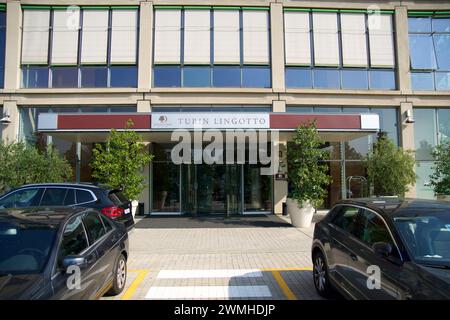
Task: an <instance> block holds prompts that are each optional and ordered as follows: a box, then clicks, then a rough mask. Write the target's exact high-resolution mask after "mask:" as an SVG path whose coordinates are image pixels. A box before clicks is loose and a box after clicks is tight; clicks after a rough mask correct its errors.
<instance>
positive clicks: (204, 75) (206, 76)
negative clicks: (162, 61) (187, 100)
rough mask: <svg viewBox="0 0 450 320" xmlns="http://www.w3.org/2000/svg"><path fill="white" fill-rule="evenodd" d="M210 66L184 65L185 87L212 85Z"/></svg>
mask: <svg viewBox="0 0 450 320" xmlns="http://www.w3.org/2000/svg"><path fill="white" fill-rule="evenodd" d="M210 86H211V70H210V67H184V68H183V87H210Z"/></svg>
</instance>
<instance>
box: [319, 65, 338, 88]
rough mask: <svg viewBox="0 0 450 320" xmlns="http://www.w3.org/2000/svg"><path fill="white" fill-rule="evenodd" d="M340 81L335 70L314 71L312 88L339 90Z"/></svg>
mask: <svg viewBox="0 0 450 320" xmlns="http://www.w3.org/2000/svg"><path fill="white" fill-rule="evenodd" d="M339 86H340V79H339V70H337V69H315V70H314V88H322V89H339Z"/></svg>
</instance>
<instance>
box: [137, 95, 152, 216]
mask: <svg viewBox="0 0 450 320" xmlns="http://www.w3.org/2000/svg"><path fill="white" fill-rule="evenodd" d="M137 112H142V113H150V112H151V104H150V101H149V100H138V101H137ZM144 142H145V144H146V146H147V148H149V147H150V142H149V141H146V139H144ZM141 174H142V175H143V176H144V178H145V181H144V184H145V186H146V187H145V189H144V190H143V191H142V192H141V194H140V195H139V199H138V200H139V202H141V203H144V213H145V214H147V213H149V212H150V189H151V188H153V187H154V186H152V185H151V182H150V164H148V165H147V166H145V167H144V169H143V171H142V172H141Z"/></svg>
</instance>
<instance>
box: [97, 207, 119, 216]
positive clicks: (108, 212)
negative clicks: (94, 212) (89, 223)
mask: <svg viewBox="0 0 450 320" xmlns="http://www.w3.org/2000/svg"><path fill="white" fill-rule="evenodd" d="M100 211H101V213H103V214H104V215H105V216H107V217H110V218H117V217H120V216H122V215H123V214H124V212H125V210H123V209H122V208H119V207H116V206H111V207H106V208H103V209H101V210H100Z"/></svg>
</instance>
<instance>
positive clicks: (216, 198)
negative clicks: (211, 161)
mask: <svg viewBox="0 0 450 320" xmlns="http://www.w3.org/2000/svg"><path fill="white" fill-rule="evenodd" d="M241 170H242V169H241V166H240V165H236V164H232V165H206V164H199V165H194V164H193V165H184V166H183V185H184V186H185V188H184V192H183V198H184V199H183V200H184V201H183V211H184V212H185V213H190V214H193V215H197V214H199V215H202V214H222V215H223V214H237V213H241V211H242V210H241Z"/></svg>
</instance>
